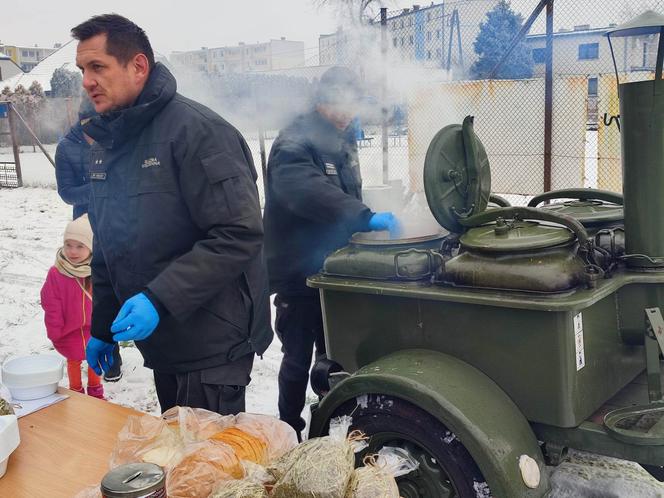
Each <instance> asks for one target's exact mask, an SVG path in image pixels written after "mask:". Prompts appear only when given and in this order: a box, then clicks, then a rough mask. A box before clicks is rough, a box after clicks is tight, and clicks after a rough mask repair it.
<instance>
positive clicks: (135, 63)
mask: <svg viewBox="0 0 664 498" xmlns="http://www.w3.org/2000/svg"><path fill="white" fill-rule="evenodd" d="M131 64H132V67H133V68H134V76H135V77H136V82H137V83H143V82H145V81H147V79H148V76H149V75H150V63H149V62H148V58H147V57H146V55H145V54H136V55H135V56H134V58H133V59H132V61H131Z"/></svg>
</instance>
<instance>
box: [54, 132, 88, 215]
mask: <svg viewBox="0 0 664 498" xmlns="http://www.w3.org/2000/svg"><path fill="white" fill-rule="evenodd" d="M89 163H90V145H89V144H88V143H87V142H86V141H85V137H84V136H83V128H82V127H81V124H80V122H79V123H76V124H75V125H74V126H72V128H71V130H69V132H68V133H67V134H66V135H65V136H64V137H63V138H62V140H60V142H59V143H58V147H57V149H56V150H55V179H56V182H57V184H58V194H59V195H60V197H61V198H62V200H63V201H65V202H66V203H67V204H71V205H73V206H74V218H73V219H76V218H78V217H79V216H81V215H82V214H84V213H87V212H88V203H89V202H90V183H89V181H90V178H89V176H88V169H89V166H90V164H89Z"/></svg>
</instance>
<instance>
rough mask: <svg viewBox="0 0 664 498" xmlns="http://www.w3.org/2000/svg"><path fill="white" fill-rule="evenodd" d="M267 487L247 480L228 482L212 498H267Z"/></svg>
mask: <svg viewBox="0 0 664 498" xmlns="http://www.w3.org/2000/svg"><path fill="white" fill-rule="evenodd" d="M267 496H268V494H267V491H266V490H265V486H262V485H260V484H256V483H255V482H251V481H249V480H246V479H242V480H241V481H226V482H224V483H222V484H221V485H220V486H218V487H217V489H215V490H214V491H213V492H212V494H211V495H210V498H267Z"/></svg>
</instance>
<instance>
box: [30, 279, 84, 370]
mask: <svg viewBox="0 0 664 498" xmlns="http://www.w3.org/2000/svg"><path fill="white" fill-rule="evenodd" d="M78 280H79V281H80V283H81V284H82V285H85V282H84V279H78ZM41 305H42V308H44V323H45V324H46V334H47V335H48V338H49V339H50V340H51V342H52V343H53V346H55V349H56V350H57V351H58V352H59V353H60V354H61V355H62V356H64V357H65V358H67V359H68V360H76V361H80V360H84V359H85V345H86V344H87V343H88V341H89V340H90V315H91V314H92V301H91V300H90V298H89V297H88V296H87V295H86V294H85V293H84V292H83V289H81V286H80V285H79V284H78V282H76V279H75V278H71V277H67V276H65V275H63V274H62V273H60V272H59V271H58V269H57V268H56V267H55V266H53V267H51V269H50V270H49V271H48V275H47V277H46V282H44V286H43V287H42V290H41Z"/></svg>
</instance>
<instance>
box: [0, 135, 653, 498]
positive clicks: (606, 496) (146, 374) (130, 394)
mask: <svg viewBox="0 0 664 498" xmlns="http://www.w3.org/2000/svg"><path fill="white" fill-rule="evenodd" d="M250 144H251V145H252V149H255V148H256V147H255V144H254V143H252V142H251V141H250ZM47 147H48V149H49V150H51V151H53V152H54V150H55V147H54V146H52V145H51V146H47ZM31 150H32V148H31V147H28V148H24V152H23V153H22V154H21V162H22V165H23V177H24V182H25V184H26V185H29V186H30V187H26V188H21V189H1V188H0V364H1V363H2V362H4V361H5V360H6V359H7V358H8V357H10V356H14V355H26V354H31V353H41V352H49V351H52V350H53V347H52V346H51V344H50V342H49V341H48V339H47V338H46V332H45V330H44V326H43V316H42V310H41V306H40V304H39V291H40V289H41V286H42V284H43V279H44V277H45V276H46V273H47V271H48V269H49V267H50V266H51V265H52V264H53V260H54V257H55V251H56V249H57V248H58V247H59V245H60V244H61V240H62V232H63V230H64V227H65V225H66V223H67V222H68V221H69V220H70V217H71V208H70V206H67V205H65V204H64V203H63V202H62V201H61V200H60V198H59V197H58V195H57V192H56V191H55V189H54V185H55V176H54V175H53V169H52V166H51V165H50V163H49V162H48V161H47V160H46V158H45V157H44V156H43V155H42V154H41V153H40V152H39V151H37V153H32V152H31ZM8 152H9V151H7V149H0V161H6V160H11V156H10V155H8ZM365 153H366V152H365ZM399 154H400V155H402V156H403V157H402V161H403V162H401V163H396V164H397V165H399V164H400V165H404V164H407V162H406V158H407V155H406V154H404V153H403V152H400V153H399ZM393 159H395V160H398V159H397V157H394V158H393ZM257 164H260V163H259V162H257ZM392 164H395V163H392ZM369 168H371V169H370V171H366V170H365V169H364V168H363V174H367V173H368V174H369V175H373V176H372V179H373V181H372V182H371V183H367V182H365V184H368V185H372V184H373V185H375V184H377V183H378V182H379V178H380V177H379V176H378V175H377V174H376V171H375V167H374V166H373V162H370V164H369ZM406 170H407V168H401V169H396V171H406ZM365 176H366V175H365ZM510 200H511V201H512V202H515V203H521V202H520V201H523V199H516V198H514V199H510ZM279 348H280V344H279V341H278V340H277V339H276V338H275V340H274V342H273V343H272V345H271V346H270V348H269V349H268V351H267V352H266V353H265V355H264V358H263V359H262V360H261V359H258V358H257V359H256V362H255V364H254V370H253V373H252V383H251V384H250V386H249V387H248V390H247V410H248V411H251V412H257V413H264V414H268V415H276V414H277V412H278V410H277V393H278V389H277V373H278V370H279V362H280V359H281V353H280V350H279ZM122 357H123V361H124V366H123V371H124V377H123V378H122V380H120V381H119V382H117V383H114V384H108V383H106V384H105V390H106V396H107V398H108V399H109V401H111V402H114V403H119V404H121V405H125V406H128V407H131V408H135V409H137V410H140V411H143V412H147V413H152V414H158V413H159V406H158V403H157V399H156V395H155V391H154V382H153V380H152V375H151V372H150V370H148V369H146V368H145V367H143V362H142V358H141V355H140V353H139V352H138V350H137V349H136V348H135V347H132V346H125V347H123V348H122ZM62 385H63V386H66V385H67V380H66V378H65V379H64V380H63V382H62ZM313 400H314V395H313V393H312V392H311V391H309V394H308V403H310V402H313ZM306 412H307V409H306V408H305V414H306ZM547 471H548V472H549V473H550V474H551V482H552V494H551V496H552V497H555V498H584V497H585V498H623V497H624V498H627V497H629V498H655V497H664V486H663V485H662V484H660V483H658V482H657V481H655V480H654V479H653V478H651V477H650V476H649V475H648V474H647V473H646V472H645V471H644V470H643V469H642V468H641V467H640V466H639V465H637V464H635V463H632V462H626V461H623V460H617V459H613V458H607V457H601V456H597V455H591V454H588V453H582V452H576V451H572V452H570V459H569V460H568V461H566V462H565V463H563V464H561V465H560V466H558V467H556V468H553V469H547Z"/></svg>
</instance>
